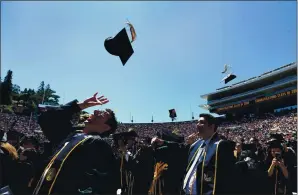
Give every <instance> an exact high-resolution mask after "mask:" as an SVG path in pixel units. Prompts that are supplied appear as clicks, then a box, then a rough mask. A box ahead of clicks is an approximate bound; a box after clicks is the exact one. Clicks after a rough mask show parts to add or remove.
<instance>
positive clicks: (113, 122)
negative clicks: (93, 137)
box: [105, 109, 118, 134]
mask: <svg viewBox="0 0 298 195" xmlns="http://www.w3.org/2000/svg"><path fill="white" fill-rule="evenodd" d="M106 111H107V112H108V113H109V114H110V116H111V117H110V118H109V119H108V120H107V121H106V122H105V124H107V125H109V126H110V130H109V132H111V134H113V133H115V132H116V129H117V128H118V122H117V119H116V116H115V113H114V111H113V110H111V109H106Z"/></svg>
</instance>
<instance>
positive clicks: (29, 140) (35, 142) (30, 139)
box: [21, 136, 38, 146]
mask: <svg viewBox="0 0 298 195" xmlns="http://www.w3.org/2000/svg"><path fill="white" fill-rule="evenodd" d="M25 143H32V144H33V145H34V146H38V140H37V139H36V138H35V137H33V136H26V137H25V138H24V139H23V140H22V141H21V144H25Z"/></svg>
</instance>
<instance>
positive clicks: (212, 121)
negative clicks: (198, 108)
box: [200, 113, 218, 131]
mask: <svg viewBox="0 0 298 195" xmlns="http://www.w3.org/2000/svg"><path fill="white" fill-rule="evenodd" d="M200 117H203V118H205V120H206V121H207V122H208V125H209V126H210V125H214V131H216V130H217V127H218V122H217V120H216V118H215V117H214V116H212V115H211V114H206V113H203V114H200Z"/></svg>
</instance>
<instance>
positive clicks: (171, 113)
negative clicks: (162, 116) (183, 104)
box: [169, 109, 177, 118]
mask: <svg viewBox="0 0 298 195" xmlns="http://www.w3.org/2000/svg"><path fill="white" fill-rule="evenodd" d="M169 114H170V118H176V117H177V114H176V110H175V109H171V110H169Z"/></svg>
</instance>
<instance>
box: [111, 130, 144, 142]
mask: <svg viewBox="0 0 298 195" xmlns="http://www.w3.org/2000/svg"><path fill="white" fill-rule="evenodd" d="M128 137H138V134H137V132H136V131H135V130H133V129H129V130H128V131H126V132H121V133H115V134H113V138H114V139H116V140H118V139H120V138H128Z"/></svg>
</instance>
